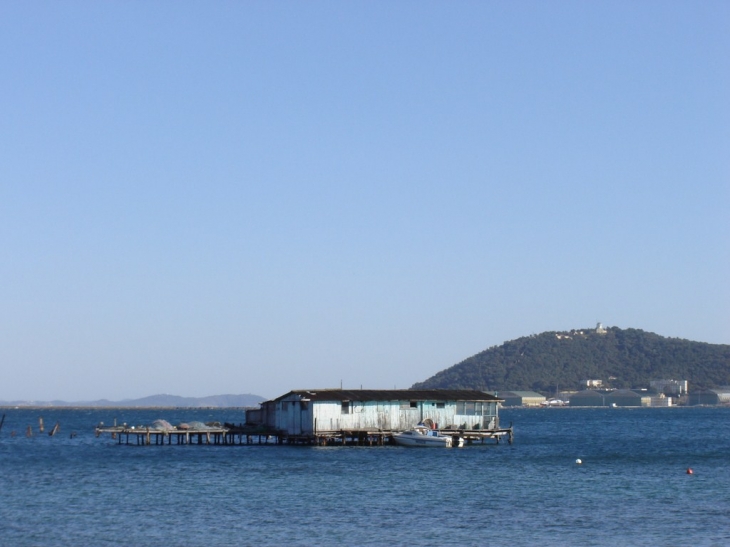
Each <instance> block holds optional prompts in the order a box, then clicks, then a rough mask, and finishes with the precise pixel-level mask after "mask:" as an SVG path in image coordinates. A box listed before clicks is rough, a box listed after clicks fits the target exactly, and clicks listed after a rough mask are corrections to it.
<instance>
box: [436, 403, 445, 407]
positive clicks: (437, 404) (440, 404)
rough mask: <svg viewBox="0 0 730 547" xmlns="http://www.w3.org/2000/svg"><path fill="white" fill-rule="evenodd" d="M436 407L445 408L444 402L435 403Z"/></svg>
mask: <svg viewBox="0 0 730 547" xmlns="http://www.w3.org/2000/svg"><path fill="white" fill-rule="evenodd" d="M436 408H446V403H436Z"/></svg>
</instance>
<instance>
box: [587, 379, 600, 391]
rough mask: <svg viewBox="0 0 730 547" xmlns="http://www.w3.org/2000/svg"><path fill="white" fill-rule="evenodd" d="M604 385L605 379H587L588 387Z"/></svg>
mask: <svg viewBox="0 0 730 547" xmlns="http://www.w3.org/2000/svg"><path fill="white" fill-rule="evenodd" d="M602 385H603V380H586V387H587V388H588V389H594V388H597V387H598V388H599V387H601V386H602Z"/></svg>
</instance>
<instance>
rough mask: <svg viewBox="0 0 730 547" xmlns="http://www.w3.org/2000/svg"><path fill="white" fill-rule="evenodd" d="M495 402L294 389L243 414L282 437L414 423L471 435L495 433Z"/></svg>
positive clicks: (478, 396)
mask: <svg viewBox="0 0 730 547" xmlns="http://www.w3.org/2000/svg"><path fill="white" fill-rule="evenodd" d="M500 401H501V399H498V398H497V397H495V396H493V395H489V394H487V393H485V392H483V391H475V390H441V389H430V390H406V389H401V390H346V389H317V390H296V391H290V392H289V393H287V394H285V395H282V396H281V397H278V398H276V399H274V400H272V401H266V402H264V403H261V408H259V409H254V410H248V411H247V413H246V422H247V425H259V426H263V427H268V428H271V429H274V430H277V431H280V432H282V433H283V434H285V435H288V436H312V437H318V436H321V435H328V434H334V433H336V432H340V431H351V432H355V431H369V432H397V431H405V430H407V429H410V428H412V427H413V426H415V425H417V424H419V423H425V424H427V425H430V426H431V427H434V428H439V429H461V430H471V431H483V430H496V429H498V428H499V416H498V413H497V412H498V411H497V403H498V402H500Z"/></svg>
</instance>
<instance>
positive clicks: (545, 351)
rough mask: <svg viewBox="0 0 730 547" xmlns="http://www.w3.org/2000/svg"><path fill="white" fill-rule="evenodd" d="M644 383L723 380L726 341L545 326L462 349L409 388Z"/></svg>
mask: <svg viewBox="0 0 730 547" xmlns="http://www.w3.org/2000/svg"><path fill="white" fill-rule="evenodd" d="M587 379H597V380H603V384H604V386H605V385H608V386H609V387H614V388H642V387H647V388H648V387H649V381H650V380H659V379H675V380H688V381H689V384H690V390H697V389H706V388H712V387H719V386H725V385H730V345H725V344H706V343H704V342H692V341H690V340H682V339H679V338H665V337H663V336H659V335H658V334H654V333H651V332H645V331H642V330H639V329H619V328H617V327H610V328H607V329H600V331H599V329H578V330H573V331H569V332H544V333H542V334H537V335H532V336H526V337H524V338H518V339H517V340H511V341H509V342H505V343H504V344H502V345H501V346H495V347H492V348H489V349H487V350H485V351H482V352H481V353H478V354H476V355H474V356H473V357H469V358H468V359H466V360H464V361H462V362H461V363H458V364H456V365H454V366H452V367H450V368H448V369H446V370H443V371H441V372H439V373H437V374H436V375H434V376H432V377H431V378H429V379H427V380H425V381H424V382H420V383H417V384H415V385H414V386H413V389H438V388H442V389H481V390H534V391H539V392H542V393H544V394H551V393H554V392H555V391H556V388H558V387H559V389H561V390H577V389H583V388H584V387H585V381H586V380H587Z"/></svg>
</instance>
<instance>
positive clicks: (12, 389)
mask: <svg viewBox="0 0 730 547" xmlns="http://www.w3.org/2000/svg"><path fill="white" fill-rule="evenodd" d="M729 213H730V3H729V2H727V1H725V0H723V1H712V0H705V1H702V2H694V1H687V2H672V1H665V0H662V1H642V2H634V1H633V0H632V1H615V0H612V1H609V2H585V1H576V2H564V1H554V2H544V1H542V0H540V1H536V2H502V1H479V2H469V1H465V2H431V1H426V2H422V1H402V2H340V1H333V2H325V1H320V2H178V1H175V2H170V1H159V2H141V1H139V2H91V1H88V2H76V1H65V2H23V1H10V0H8V1H5V2H2V3H0V373H1V375H0V400H3V399H4V400H15V399H34V400H48V399H65V400H93V399H98V398H108V399H112V400H119V399H124V398H136V397H142V396H146V395H151V394H156V393H170V394H175V395H183V396H204V395H213V394H220V393H255V394H258V395H261V396H264V397H276V396H278V395H281V394H283V393H285V392H287V391H288V390H290V389H305V388H324V387H339V386H340V385H342V386H343V387H346V388H360V386H362V387H363V388H371V389H380V388H382V389H391V388H393V387H397V388H408V387H410V386H411V385H412V384H413V383H415V382H418V381H422V380H425V379H426V378H428V377H430V376H431V375H433V374H435V373H436V372H438V371H440V370H443V369H445V368H447V367H449V366H451V365H453V364H455V363H457V362H460V361H461V360H463V359H465V358H467V357H469V356H471V355H473V354H475V353H478V352H480V351H482V350H484V349H486V348H488V347H491V346H493V345H499V344H501V343H502V342H504V341H506V340H511V339H514V338H518V337H520V336H525V335H529V334H533V333H540V332H543V331H551V330H568V329H572V328H584V327H592V326H595V324H596V322H598V321H601V322H603V324H604V325H607V326H618V327H621V328H640V329H644V330H648V331H652V332H656V333H658V334H661V335H664V336H672V337H680V338H687V339H691V340H698V341H704V342H711V343H725V344H727V343H730V313H729V312H730V288H729V286H728V280H730V214H729Z"/></svg>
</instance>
